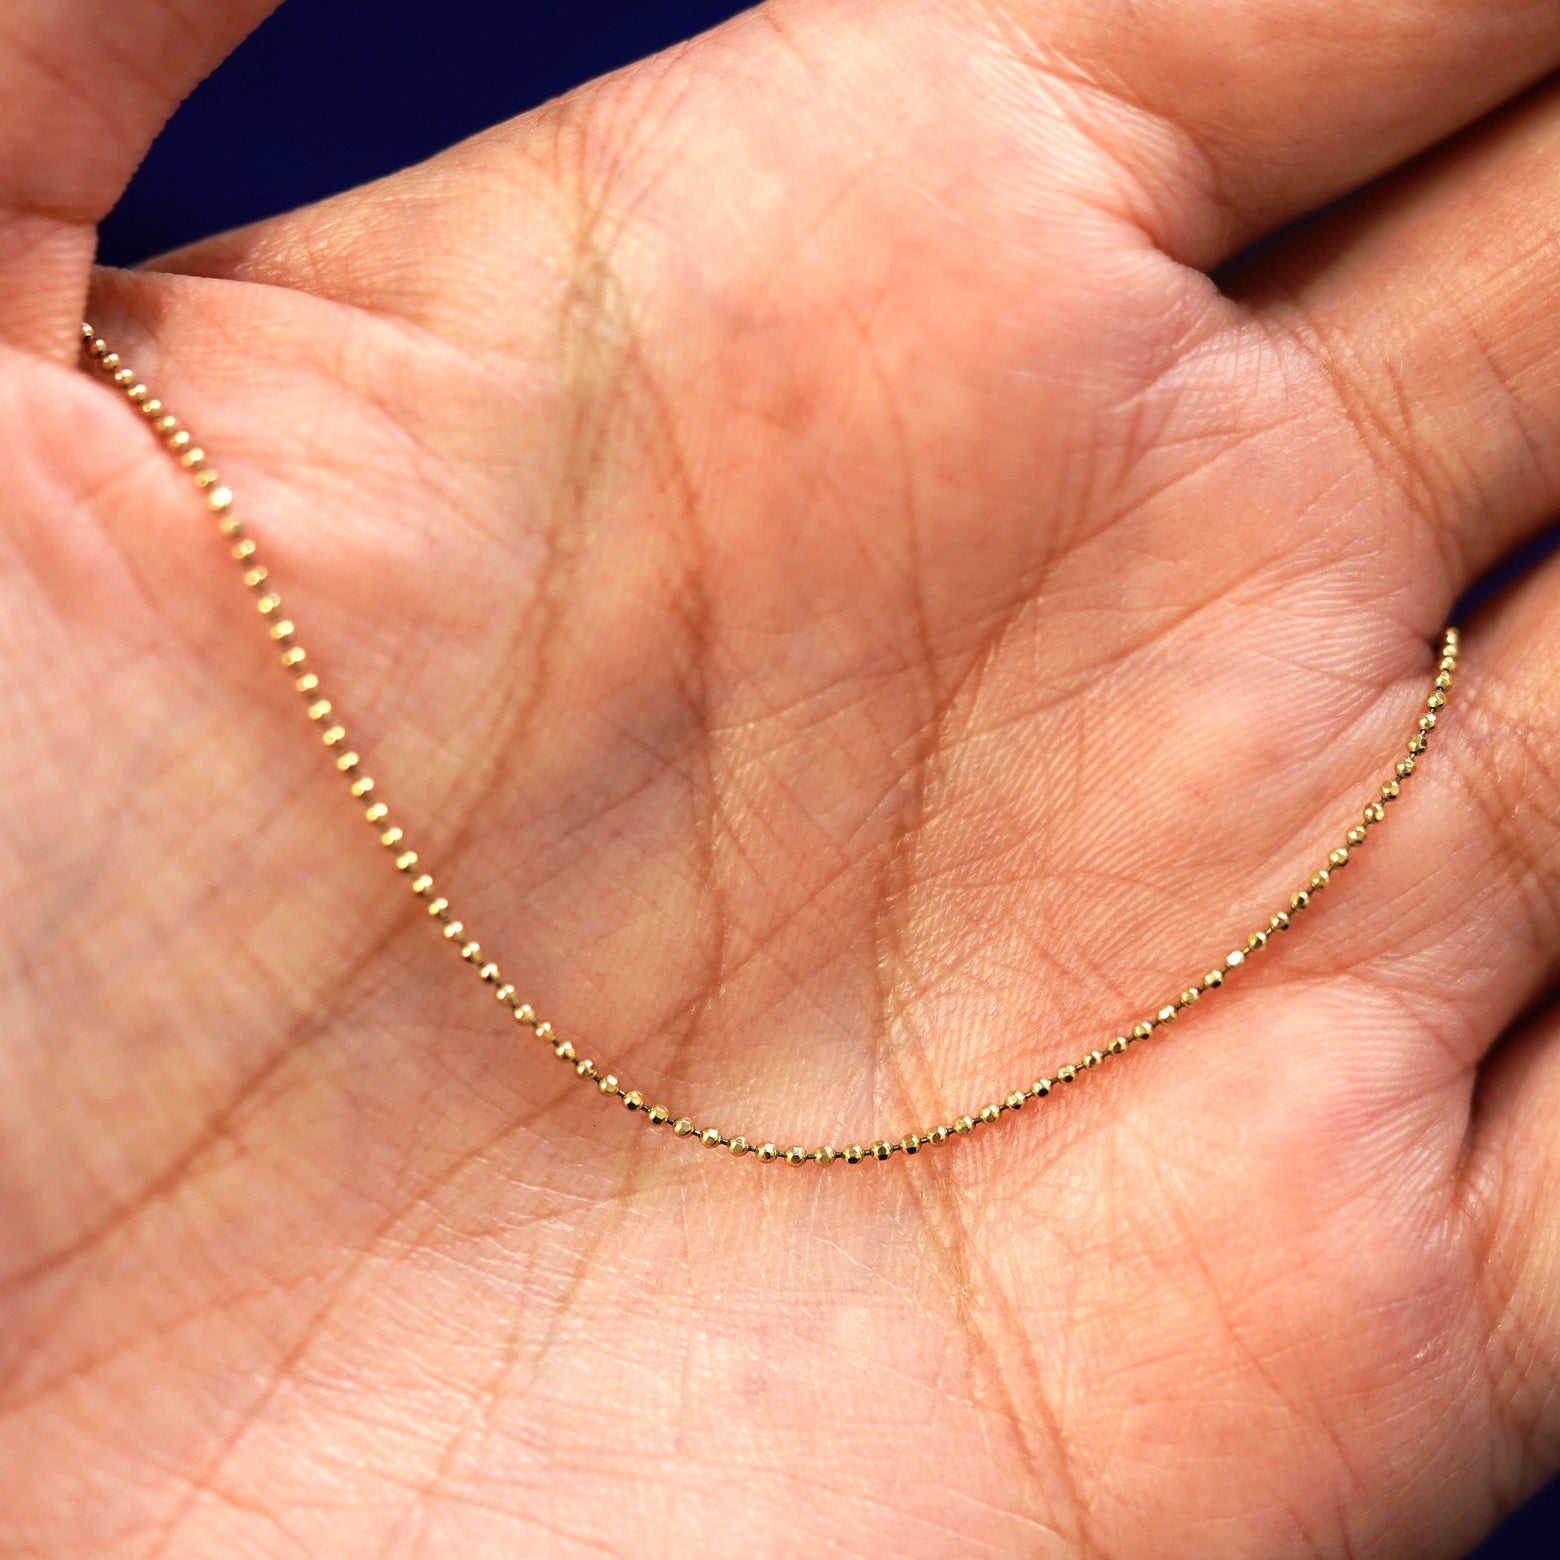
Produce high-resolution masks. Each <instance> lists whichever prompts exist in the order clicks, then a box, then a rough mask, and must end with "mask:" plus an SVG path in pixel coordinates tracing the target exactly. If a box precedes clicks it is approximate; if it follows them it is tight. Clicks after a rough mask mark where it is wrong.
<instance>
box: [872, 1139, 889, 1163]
mask: <svg viewBox="0 0 1560 1560" xmlns="http://www.w3.org/2000/svg"><path fill="white" fill-rule="evenodd" d="M893 1152H894V1145H893V1144H892V1143H889V1142H886V1141H879V1142H876V1143H874V1144H873V1145H872V1157H873V1158H874V1159H887V1158H888V1156H889V1155H890V1154H892V1153H893Z"/></svg>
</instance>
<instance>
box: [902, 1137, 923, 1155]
mask: <svg viewBox="0 0 1560 1560" xmlns="http://www.w3.org/2000/svg"><path fill="white" fill-rule="evenodd" d="M899 1146H900V1148H902V1149H903V1150H904V1152H905V1153H907V1154H914V1153H917V1152H919V1150H920V1147H921V1138H920V1135H919V1134H918V1133H915V1132H908V1133H906V1134H905V1136H904V1137H902V1138H900V1140H899Z"/></svg>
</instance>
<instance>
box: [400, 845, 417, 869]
mask: <svg viewBox="0 0 1560 1560" xmlns="http://www.w3.org/2000/svg"><path fill="white" fill-rule="evenodd" d="M416 865H417V852H416V851H415V850H403V851H402V852H401V854H400V855H399V856H397V857H396V858H395V870H396V871H397V872H410V871H411V870H412V868H413V867H415V866H416Z"/></svg>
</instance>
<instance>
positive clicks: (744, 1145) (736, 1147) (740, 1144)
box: [726, 1137, 748, 1159]
mask: <svg viewBox="0 0 1560 1560" xmlns="http://www.w3.org/2000/svg"><path fill="white" fill-rule="evenodd" d="M726 1147H727V1148H729V1149H730V1150H731V1152H732V1153H733V1154H735V1155H736V1156H737V1158H738V1159H740V1158H741V1157H742V1156H743V1155H744V1154H745V1153H747V1151H748V1140H747V1139H746V1138H741V1137H735V1138H732V1140H731V1141H730V1142H729V1143H728V1144H727V1145H726Z"/></svg>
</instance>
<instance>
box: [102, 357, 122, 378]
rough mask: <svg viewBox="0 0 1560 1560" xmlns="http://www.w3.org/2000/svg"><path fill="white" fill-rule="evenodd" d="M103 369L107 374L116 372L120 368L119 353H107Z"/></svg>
mask: <svg viewBox="0 0 1560 1560" xmlns="http://www.w3.org/2000/svg"><path fill="white" fill-rule="evenodd" d="M102 367H103V372H104V373H105V374H111V373H113V372H114V370H115V369H116V368H118V367H119V354H118V353H117V352H108V353H105V354H104V356H103V363H102Z"/></svg>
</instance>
